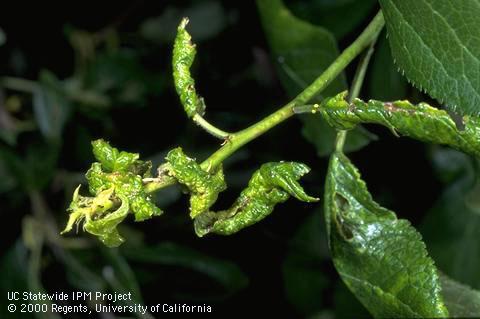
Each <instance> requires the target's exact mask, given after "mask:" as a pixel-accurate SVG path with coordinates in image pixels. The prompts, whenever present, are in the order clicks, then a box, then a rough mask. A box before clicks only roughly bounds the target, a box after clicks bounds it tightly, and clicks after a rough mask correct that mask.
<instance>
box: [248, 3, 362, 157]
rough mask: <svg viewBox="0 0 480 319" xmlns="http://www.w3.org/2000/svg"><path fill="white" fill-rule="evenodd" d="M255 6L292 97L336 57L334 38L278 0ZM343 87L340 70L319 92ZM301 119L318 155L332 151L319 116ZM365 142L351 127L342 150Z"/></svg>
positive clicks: (332, 133) (332, 132)
mask: <svg viewBox="0 0 480 319" xmlns="http://www.w3.org/2000/svg"><path fill="white" fill-rule="evenodd" d="M257 6H258V9H259V12H260V18H261V21H262V25H263V29H264V31H265V35H266V37H267V40H268V43H269V45H270V49H271V55H272V58H273V60H274V61H275V65H276V67H277V70H278V75H279V77H280V80H281V82H282V84H283V86H284V88H285V90H286V91H287V93H288V95H289V96H290V97H292V98H293V97H295V96H296V95H297V94H299V93H300V92H301V91H302V90H303V89H304V88H306V87H307V85H309V84H310V83H311V82H313V80H315V79H316V78H317V77H318V76H319V75H320V74H321V73H322V72H323V71H325V69H326V68H327V67H328V66H330V64H331V63H332V62H333V61H334V60H335V58H336V57H337V56H338V48H337V44H336V41H335V38H334V37H333V35H332V34H331V33H330V32H328V31H327V30H326V29H324V28H322V27H319V26H315V25H313V24H310V23H308V22H306V21H303V20H300V19H299V18H297V17H295V16H294V15H293V14H292V13H291V12H290V11H289V10H288V9H287V8H286V7H285V5H284V4H283V2H282V1H281V0H257ZM346 87H347V85H346V80H345V76H344V75H343V73H342V74H341V75H340V76H339V77H338V78H337V79H336V80H334V81H333V82H332V83H331V84H330V85H329V86H328V87H327V88H326V89H325V90H324V91H323V93H322V95H323V96H331V95H334V94H337V93H338V92H340V91H342V90H345V88H346ZM319 98H320V97H319ZM302 121H303V123H304V126H303V130H302V132H303V135H304V136H305V138H306V139H307V140H308V141H309V142H310V143H312V144H313V145H315V146H316V148H317V153H318V155H319V156H326V155H328V154H330V153H331V152H332V151H333V150H334V140H335V138H334V137H335V135H336V134H335V130H334V129H332V128H330V127H328V125H325V122H324V121H323V119H321V118H312V117H302ZM369 141H370V136H368V135H366V134H362V133H361V132H358V131H357V130H355V131H353V132H352V133H351V134H349V135H348V137H347V141H346V149H347V150H352V151H355V150H358V149H360V148H362V147H363V146H365V145H367V144H368V143H369Z"/></svg>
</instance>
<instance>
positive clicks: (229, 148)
mask: <svg viewBox="0 0 480 319" xmlns="http://www.w3.org/2000/svg"><path fill="white" fill-rule="evenodd" d="M384 24H385V21H384V19H383V14H382V12H381V11H380V12H378V13H377V15H376V16H375V17H374V18H373V20H372V21H371V22H370V24H369V25H368V26H367V27H366V28H365V30H364V31H363V32H362V33H361V34H360V36H359V37H358V38H357V39H356V40H355V41H354V42H353V43H352V44H351V45H350V46H349V47H348V48H346V49H345V50H344V51H343V52H342V53H341V54H340V55H339V56H338V58H337V59H336V60H335V61H334V62H333V63H332V64H331V65H330V66H329V67H328V68H327V69H326V70H325V72H323V73H322V74H321V75H320V76H319V77H318V78H317V79H316V80H315V81H313V82H312V83H311V84H310V85H309V86H308V87H307V88H306V89H305V90H303V91H302V92H301V93H300V94H299V95H298V96H297V97H295V98H294V99H293V100H292V101H290V102H289V103H288V104H286V105H285V106H284V107H282V108H280V109H279V110H277V111H276V112H274V113H272V114H270V115H269V116H267V117H265V118H264V119H262V120H261V121H259V122H257V123H255V124H253V125H252V126H250V127H248V128H246V129H244V130H242V131H239V132H237V133H234V134H231V135H229V137H228V140H227V142H226V143H225V145H223V146H222V147H221V148H220V149H218V150H217V151H216V152H215V153H213V154H212V155H211V156H210V157H209V158H207V159H206V160H205V161H204V162H203V163H202V164H201V166H202V168H203V169H206V170H210V169H212V168H215V167H217V166H218V165H219V164H221V163H222V162H223V161H224V160H225V159H226V158H227V157H229V156H230V155H231V154H232V153H234V152H235V151H236V150H238V149H239V148H240V147H242V146H243V145H245V144H247V143H248V142H250V141H251V140H253V139H255V138H257V137H258V136H260V135H262V134H263V133H265V132H266V131H268V130H270V129H271V128H273V127H275V126H277V125H278V124H280V123H282V122H283V121H285V120H286V119H288V118H290V117H291V116H292V115H294V114H295V112H294V107H296V106H299V105H305V104H306V103H307V102H308V101H309V100H311V99H312V98H313V97H314V96H316V95H317V94H318V93H320V92H321V91H322V90H324V89H325V88H326V87H327V86H328V85H329V84H330V83H331V82H332V81H333V80H334V79H335V78H336V77H337V76H338V75H339V74H340V73H341V72H342V71H343V70H344V69H345V67H346V66H347V65H349V64H350V62H352V60H353V59H354V58H355V57H357V56H358V55H359V54H360V53H361V52H362V51H363V50H364V49H365V48H366V47H368V46H369V45H370V44H371V43H372V42H374V41H375V40H376V38H377V37H378V34H379V33H380V31H381V30H382V28H383V26H384ZM173 183H175V181H174V180H170V179H166V180H162V181H161V182H152V183H150V185H148V184H147V185H146V190H147V192H153V191H156V190H158V189H160V188H163V187H165V186H167V185H171V184H173Z"/></svg>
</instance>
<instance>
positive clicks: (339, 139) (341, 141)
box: [335, 34, 378, 151]
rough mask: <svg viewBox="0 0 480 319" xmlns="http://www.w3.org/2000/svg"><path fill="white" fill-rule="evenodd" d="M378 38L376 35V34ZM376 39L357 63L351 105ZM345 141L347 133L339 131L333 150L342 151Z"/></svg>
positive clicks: (359, 86) (350, 97)
mask: <svg viewBox="0 0 480 319" xmlns="http://www.w3.org/2000/svg"><path fill="white" fill-rule="evenodd" d="M377 37H378V34H377ZM377 37H375V38H374V39H373V41H372V42H371V43H370V47H369V48H368V50H367V52H365V54H364V55H363V57H362V58H361V60H360V62H359V63H358V66H357V70H356V71H355V76H354V77H353V81H352V86H351V89H350V95H349V97H348V101H349V102H350V103H351V102H352V101H353V100H355V99H356V98H357V97H358V95H359V94H360V90H361V89H362V85H363V80H364V79H365V74H366V73H367V67H368V64H369V63H370V58H371V57H372V54H373V51H374V47H375V43H376V42H377ZM346 139H347V131H345V130H343V131H339V132H338V134H337V138H336V141H335V150H336V151H342V150H343V146H344V145H345V140H346Z"/></svg>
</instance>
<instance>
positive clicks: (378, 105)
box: [319, 92, 480, 156]
mask: <svg viewBox="0 0 480 319" xmlns="http://www.w3.org/2000/svg"><path fill="white" fill-rule="evenodd" d="M346 96H347V92H342V93H340V94H338V95H336V96H334V97H332V98H328V99H326V100H324V101H323V102H322V105H321V107H320V111H319V112H320V113H321V114H322V116H323V118H325V120H326V121H327V122H328V123H329V124H330V125H331V126H333V127H336V128H338V129H341V130H349V129H352V128H355V127H356V125H358V124H360V123H375V124H380V125H384V126H385V127H387V128H389V129H390V130H391V131H392V133H393V134H395V135H397V136H398V135H399V134H401V135H405V136H408V137H411V138H414V139H417V140H420V141H423V142H428V143H434V144H442V145H448V146H450V147H453V148H455V149H457V150H460V151H462V152H465V153H468V154H471V155H475V156H480V129H479V128H480V118H477V117H473V116H464V117H462V118H461V119H460V120H461V125H458V124H457V123H456V122H455V121H454V120H453V118H452V117H451V116H450V115H449V114H448V113H447V112H446V111H444V110H439V109H436V108H434V107H432V106H430V105H428V104H426V103H419V104H417V105H413V104H411V103H410V102H408V101H394V102H381V101H376V100H370V101H368V102H364V101H362V100H360V99H355V100H353V101H352V102H351V103H350V102H348V101H347V99H346ZM460 126H461V127H460Z"/></svg>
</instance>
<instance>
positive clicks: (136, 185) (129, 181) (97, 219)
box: [62, 140, 162, 247]
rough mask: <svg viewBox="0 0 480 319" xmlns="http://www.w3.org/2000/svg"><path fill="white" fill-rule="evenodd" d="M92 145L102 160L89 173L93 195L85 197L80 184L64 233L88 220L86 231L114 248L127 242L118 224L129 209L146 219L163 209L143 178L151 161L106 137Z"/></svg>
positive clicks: (136, 216) (146, 174)
mask: <svg viewBox="0 0 480 319" xmlns="http://www.w3.org/2000/svg"><path fill="white" fill-rule="evenodd" d="M92 145H93V152H94V154H95V157H96V158H97V160H99V162H95V163H93V164H92V166H91V168H90V169H89V170H88V172H87V174H86V177H87V181H88V184H89V191H90V194H91V195H92V196H93V197H86V196H81V195H80V194H79V190H80V187H78V188H77V189H76V190H75V193H74V195H73V199H72V203H71V204H70V207H69V209H68V210H69V212H70V217H69V220H68V222H67V225H66V227H65V230H64V231H63V232H62V234H63V233H66V232H68V231H70V230H71V229H72V227H73V225H74V224H79V223H81V222H82V221H84V226H83V228H84V230H85V231H87V232H89V233H91V234H93V235H96V236H98V237H99V239H100V240H101V241H102V242H103V243H104V244H105V245H107V246H110V247H114V246H118V245H120V244H121V243H122V242H123V238H122V237H121V236H120V234H119V233H118V231H117V229H116V227H117V225H118V224H119V223H120V222H122V221H123V220H124V219H125V217H126V216H127V214H128V212H132V213H133V214H134V215H135V221H143V220H145V219H149V218H151V217H152V216H158V215H160V214H161V213H162V210H161V209H160V208H158V207H156V206H155V204H154V203H153V201H152V198H151V195H149V194H148V193H147V192H146V191H145V187H144V184H143V178H145V177H149V176H150V170H151V166H152V164H151V162H144V161H141V160H139V159H138V154H135V153H128V152H123V151H122V152H120V151H118V150H117V149H116V148H114V147H111V146H110V145H109V144H108V143H107V142H105V141H103V140H97V141H94V142H93V143H92Z"/></svg>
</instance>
